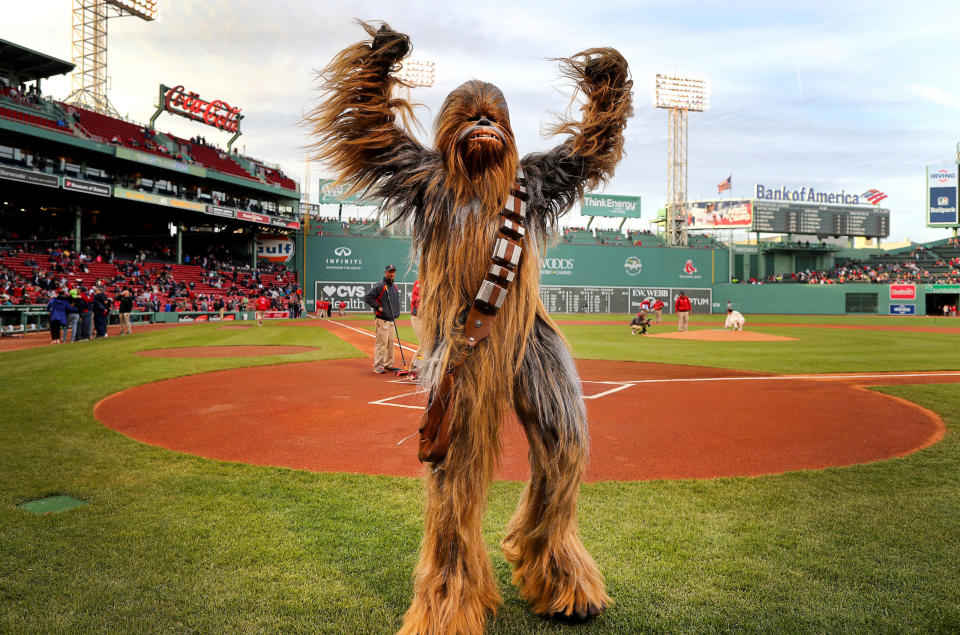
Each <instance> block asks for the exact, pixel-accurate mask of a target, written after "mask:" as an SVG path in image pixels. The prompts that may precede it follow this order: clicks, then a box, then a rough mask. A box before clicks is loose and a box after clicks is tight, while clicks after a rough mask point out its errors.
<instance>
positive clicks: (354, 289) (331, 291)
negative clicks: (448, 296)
mask: <svg viewBox="0 0 960 635" xmlns="http://www.w3.org/2000/svg"><path fill="white" fill-rule="evenodd" d="M305 245H306V248H305V250H304V247H303V246H304V241H303V236H302V235H301V236H299V237H298V239H297V244H296V248H295V253H294V256H293V258H292V260H291V262H289V263H288V266H290V267H292V268H295V269H296V270H297V271H299V272H301V273H302V275H303V279H304V280H305V282H306V284H305V285H304V287H305V291H306V302H307V307H308V308H309V309H313V308H314V306H315V302H316V299H317V298H324V299H327V300H331V301H333V302H340V301H343V302H346V304H347V310H350V311H363V310H366V306H365V305H364V304H363V302H362V297H363V294H364V293H365V290H366V289H367V288H369V286H370V285H371V284H374V283H376V282H378V281H379V280H380V279H381V278H382V277H383V271H384V267H386V265H390V264H392V265H394V266H396V267H397V278H396V279H397V281H398V282H399V283H400V289H401V291H406V293H407V295H409V290H410V288H412V283H413V281H414V280H416V278H417V263H416V262H411V260H410V258H411V256H410V241H409V240H407V239H399V238H366V237H356V236H307V238H306V243H305ZM728 260H729V258H728V254H727V252H726V251H725V250H716V249H705V248H688V249H669V248H665V247H634V246H613V245H606V246H599V245H576V244H568V243H558V244H555V245H552V246H550V247H549V248H548V249H547V252H546V254H545V255H544V257H543V265H542V269H541V276H540V283H541V286H542V287H543V288H544V290H545V291H544V303H545V304H546V305H547V306H548V308H550V309H551V310H554V311H556V312H584V311H586V312H592V313H597V312H599V313H607V312H612V313H625V312H628V311H632V310H634V309H636V308H638V307H639V303H640V302H642V301H643V300H644V299H646V298H648V297H655V298H656V297H660V298H663V299H664V301H665V302H666V301H667V300H669V299H671V298H673V297H675V295H676V294H677V293H678V292H679V290H681V289H683V290H691V291H692V292H693V293H690V294H689V295H691V298H692V299H694V305H695V311H698V312H709V310H710V306H711V299H710V294H711V288H712V286H713V284H715V283H716V282H720V281H726V280H727V279H728ZM401 295H404V294H401ZM407 303H408V297H404V300H403V305H404V306H403V308H404V310H406V308H407Z"/></svg>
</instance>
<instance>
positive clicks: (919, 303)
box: [713, 283, 960, 315]
mask: <svg viewBox="0 0 960 635" xmlns="http://www.w3.org/2000/svg"><path fill="white" fill-rule="evenodd" d="M958 297H960V285H950V284H904V285H891V284H868V283H847V284H759V285H757V284H727V283H722V284H717V285H714V287H713V312H714V313H723V312H725V311H726V307H727V301H730V302H731V303H732V304H733V306H734V308H736V309H737V310H738V311H740V312H741V313H745V314H749V313H784V314H788V315H799V314H805V313H807V314H818V315H928V314H930V315H938V314H939V313H938V311H937V309H938V308H939V307H941V306H942V305H943V304H944V303H947V304H950V303H955V302H956V301H957V298H958Z"/></svg>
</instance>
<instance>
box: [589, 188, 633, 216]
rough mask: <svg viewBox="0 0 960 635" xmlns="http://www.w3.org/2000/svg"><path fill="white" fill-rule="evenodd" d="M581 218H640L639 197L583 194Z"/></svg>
mask: <svg viewBox="0 0 960 635" xmlns="http://www.w3.org/2000/svg"><path fill="white" fill-rule="evenodd" d="M580 213H581V214H582V215H583V216H612V217H615V218H640V197H639V196H616V195H613V194H584V195H583V206H582V207H581V208H580Z"/></svg>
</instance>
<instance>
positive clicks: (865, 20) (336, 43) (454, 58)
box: [0, 0, 960, 241]
mask: <svg viewBox="0 0 960 635" xmlns="http://www.w3.org/2000/svg"><path fill="white" fill-rule="evenodd" d="M161 7H162V8H161V16H160V19H159V20H157V21H155V22H144V21H141V20H138V19H135V18H129V17H127V18H122V19H114V20H111V21H110V22H109V66H108V68H109V75H110V86H109V97H110V99H111V101H112V103H113V104H114V106H115V107H116V108H117V110H118V111H119V112H120V113H121V114H123V115H125V116H127V117H129V118H130V119H132V120H134V121H138V122H146V121H148V120H149V118H150V116H151V114H152V113H153V110H154V103H155V102H156V99H157V92H158V87H159V85H160V84H161V83H163V84H166V85H168V86H173V85H178V84H183V85H184V86H185V87H187V88H188V89H190V90H193V91H195V92H198V93H200V95H201V97H203V98H205V99H222V100H224V101H226V102H228V103H230V104H231V105H236V106H239V107H240V108H242V110H243V113H244V115H245V118H244V120H243V124H242V129H243V133H244V134H243V136H242V137H240V140H239V141H238V142H237V144H238V146H239V147H240V149H241V150H242V151H245V153H246V154H249V155H251V156H254V157H257V158H259V159H262V160H264V161H267V162H270V163H278V164H279V165H280V166H281V167H282V168H283V169H284V171H285V172H286V173H287V174H288V175H289V176H291V177H292V178H294V179H296V180H297V181H298V182H301V183H302V181H303V180H304V175H305V172H306V165H305V162H304V161H305V149H304V148H305V145H306V144H307V143H308V138H307V131H306V130H305V129H304V128H303V127H302V126H300V125H299V123H298V122H299V120H300V118H301V117H302V115H303V113H304V112H306V110H308V109H309V108H310V106H311V104H312V103H313V101H314V100H316V98H317V96H318V93H317V91H316V85H317V81H316V72H317V70H319V69H321V68H322V67H323V66H324V65H325V64H326V63H327V61H329V59H330V58H331V56H332V55H333V54H335V53H336V52H337V51H339V50H341V49H343V48H344V47H346V46H347V45H349V44H351V43H353V42H355V41H358V40H360V39H362V37H363V35H364V33H363V31H362V30H361V29H360V27H359V26H357V25H356V24H355V22H354V20H355V19H364V20H384V21H387V22H389V23H390V25H391V26H392V27H393V28H394V29H396V30H398V31H402V32H405V33H407V34H408V35H409V36H410V38H411V41H412V43H413V56H414V57H416V58H420V59H429V60H432V61H434V62H435V63H436V67H437V78H436V83H435V85H434V86H433V87H432V88H418V89H414V90H413V92H412V98H413V99H414V101H417V102H419V103H421V104H423V108H420V109H418V117H419V119H420V122H421V123H422V124H423V129H424V130H425V131H427V132H426V133H424V134H421V135H420V136H421V139H422V140H423V141H424V142H425V143H430V139H429V131H430V130H431V129H432V124H433V116H434V114H435V113H436V112H437V109H438V107H439V105H440V103H441V102H442V101H443V98H444V97H445V96H446V95H447V93H449V91H450V90H451V89H453V88H454V87H456V86H458V85H459V84H460V83H462V82H464V81H466V80H468V79H482V80H484V81H489V82H492V83H494V84H496V85H497V86H499V87H500V88H501V90H502V91H503V92H504V94H505V96H506V98H507V102H508V104H509V107H510V115H511V122H512V124H513V128H514V132H515V134H516V136H517V140H518V146H519V148H520V152H521V154H526V153H528V152H534V151H541V150H545V149H548V148H550V147H552V146H554V145H556V144H557V143H559V142H560V141H561V140H560V139H558V138H555V137H554V138H549V137H545V136H544V135H543V134H542V132H543V130H544V129H545V127H546V126H548V125H549V124H550V123H551V122H553V121H554V120H555V117H556V115H557V114H558V113H563V112H564V111H565V110H566V109H567V108H568V107H569V104H570V102H569V99H570V90H569V87H568V86H566V85H565V84H564V82H563V81H562V80H561V79H560V77H559V74H558V68H557V64H556V62H554V61H551V58H556V57H561V56H569V55H572V54H574V53H576V52H578V51H580V50H583V49H586V48H590V47H597V46H612V47H614V48H616V49H618V50H619V51H620V52H621V53H622V54H623V55H624V57H625V58H626V59H627V61H628V63H629V64H630V67H631V73H632V76H633V80H634V109H635V115H634V117H633V119H631V120H630V121H629V123H628V127H627V130H626V135H625V136H626V151H627V156H626V157H625V158H624V160H623V161H622V162H621V164H620V165H619V167H618V168H617V172H616V175H615V176H614V178H613V179H612V180H611V181H610V183H609V184H608V185H607V186H606V188H605V189H604V190H603V191H604V192H605V193H607V194H620V195H634V196H641V197H642V210H643V211H642V215H643V218H642V220H641V221H630V222H629V224H628V226H633V227H636V228H646V227H647V222H648V221H649V220H650V219H652V218H654V217H655V215H656V211H657V209H659V208H661V207H663V206H664V201H665V198H666V192H667V112H666V111H664V110H658V109H655V108H654V107H653V77H654V75H655V73H657V72H663V71H671V72H678V73H684V74H692V75H696V76H701V77H705V78H706V79H707V80H708V82H709V91H710V107H709V109H708V110H707V111H706V112H702V113H691V114H690V116H689V125H688V174H687V182H688V184H687V196H688V198H689V199H701V198H713V197H715V196H716V194H717V189H716V188H717V184H718V183H720V182H721V181H722V180H724V179H726V178H727V176H732V183H733V196H734V197H750V196H752V195H753V193H754V188H755V185H756V184H758V183H759V184H763V185H764V186H765V187H767V188H779V187H780V186H786V187H787V188H788V189H800V188H801V187H807V188H810V187H814V188H816V189H817V190H824V191H840V190H841V189H842V190H845V191H847V192H848V193H849V192H852V193H857V194H859V193H861V192H864V191H866V190H868V189H878V190H880V191H882V192H884V193H886V194H887V195H888V196H889V198H887V199H886V200H885V201H883V204H882V206H885V207H889V208H890V210H891V236H890V240H902V239H904V238H906V237H909V238H910V239H912V240H915V241H922V240H932V239H936V238H942V237H945V236H947V235H948V234H947V230H944V229H930V228H927V227H925V226H924V206H925V204H926V199H925V190H924V186H925V177H924V175H925V166H927V165H933V164H940V163H945V162H950V161H951V160H953V159H954V158H955V156H956V152H957V150H956V144H957V142H958V141H960V82H957V81H955V78H956V77H958V76H960V72H958V70H957V68H956V66H957V65H960V59H958V55H957V51H958V48H957V44H956V37H957V33H960V2H941V3H922V4H920V5H913V4H912V3H906V2H899V1H894V2H889V1H879V2H869V3H867V2H855V1H840V2H838V1H836V0H834V1H832V2H823V1H820V0H811V1H805V2H769V0H764V1H736V0H730V1H725V2H712V1H700V2H692V1H684V0H675V1H673V2H663V1H661V2H652V1H634V2H606V1H603V0H594V1H592V2H587V3H577V2H567V1H565V0H554V1H550V2H524V3H519V2H497V1H487V2H482V3H476V2H470V3H467V2H457V1H452V2H446V3H437V2H404V1H402V0H394V1H392V2H374V1H365V0H354V1H351V2H338V1H327V2H304V1H300V0H272V1H271V2H263V1H262V0H261V1H254V0H203V1H202V2H198V1H193V2H189V1H187V0H161ZM70 8H71V0H34V1H33V2H29V3H26V2H12V1H8V0H3V2H2V8H0V18H2V19H0V38H2V39H6V40H9V41H12V42H15V43H17V44H20V45H23V46H27V47H29V48H33V49H35V50H38V51H41V52H43V53H47V54H49V55H53V56H55V57H59V58H61V59H65V60H70V54H71V50H70V48H71V47H70V37H71V28H70V14H71V11H70ZM44 92H45V93H46V94H49V95H53V96H55V97H58V98H63V97H65V96H66V95H67V94H69V92H70V82H69V79H68V78H67V77H66V76H62V77H58V78H51V79H50V80H48V81H46V82H45V83H44ZM157 128H158V129H159V130H161V131H169V132H172V133H174V134H177V135H180V136H187V137H189V136H193V135H196V134H202V135H204V136H206V137H207V138H208V140H209V141H211V142H215V143H218V144H220V145H222V146H225V145H226V142H227V140H228V138H229V135H228V134H227V133H221V132H218V131H216V130H214V129H213V128H209V127H207V126H203V125H200V124H196V123H192V122H190V121H188V120H186V119H181V118H179V117H175V116H173V115H169V114H165V115H162V116H161V117H160V118H159V119H158V121H157ZM310 170H311V180H312V186H311V190H312V195H313V196H312V200H315V199H316V192H317V189H318V188H317V185H316V180H317V179H318V178H321V177H323V176H328V175H329V173H328V172H327V171H326V170H325V169H324V166H321V165H311V166H310ZM724 196H728V194H725V195H724ZM598 221H600V219H598ZM567 222H568V223H569V224H574V225H577V224H582V222H584V221H581V220H580V219H579V217H578V215H577V214H576V213H573V214H572V215H571V216H569V217H568V219H567ZM618 223H619V220H616V219H606V221H605V222H604V221H601V222H600V223H599V224H600V225H601V226H611V225H615V224H618ZM595 224H596V223H595Z"/></svg>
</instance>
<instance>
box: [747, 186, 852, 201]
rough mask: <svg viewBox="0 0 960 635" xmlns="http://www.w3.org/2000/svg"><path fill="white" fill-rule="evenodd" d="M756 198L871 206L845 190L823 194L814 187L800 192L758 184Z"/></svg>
mask: <svg viewBox="0 0 960 635" xmlns="http://www.w3.org/2000/svg"><path fill="white" fill-rule="evenodd" d="M755 198H757V199H759V200H761V201H797V202H798V203H832V204H835V205H860V204H869V201H867V200H865V199H861V197H860V195H858V194H849V193H848V192H846V191H844V190H840V191H839V192H821V191H818V190H815V189H814V188H812V187H801V188H800V189H799V190H790V189H787V187H786V186H781V187H780V188H779V189H769V188H767V187H764V186H763V185H761V184H759V183H758V184H757V187H756V196H755Z"/></svg>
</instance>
